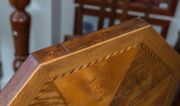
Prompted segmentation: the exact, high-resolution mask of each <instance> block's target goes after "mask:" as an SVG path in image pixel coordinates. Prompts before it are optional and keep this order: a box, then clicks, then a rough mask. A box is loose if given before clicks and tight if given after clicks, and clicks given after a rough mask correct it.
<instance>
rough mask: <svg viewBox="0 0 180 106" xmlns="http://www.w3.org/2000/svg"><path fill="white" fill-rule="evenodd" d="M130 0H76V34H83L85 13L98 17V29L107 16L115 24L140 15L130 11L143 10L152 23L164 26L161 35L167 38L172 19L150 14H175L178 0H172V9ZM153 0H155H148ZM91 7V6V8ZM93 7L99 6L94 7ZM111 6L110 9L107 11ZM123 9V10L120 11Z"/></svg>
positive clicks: (101, 26) (110, 23) (111, 23)
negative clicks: (142, 4) (159, 17)
mask: <svg viewBox="0 0 180 106" xmlns="http://www.w3.org/2000/svg"><path fill="white" fill-rule="evenodd" d="M129 1H130V0H75V3H76V4H77V6H76V15H75V25H74V35H83V19H84V16H85V15H89V16H95V17H98V22H97V23H98V27H97V30H100V29H102V28H103V25H104V20H105V18H107V19H109V26H112V25H114V24H115V23H114V22H115V20H120V21H121V22H124V21H126V20H129V19H132V18H135V17H139V16H137V15H132V14H128V12H129V11H135V12H141V13H144V14H145V16H142V18H144V19H145V20H146V21H148V22H149V23H151V24H152V25H157V26H160V27H161V28H162V31H161V35H162V36H163V37H164V38H166V36H167V33H168V29H169V25H170V21H168V20H163V19H157V18H152V17H150V14H156V15H164V16H169V15H170V16H173V15H174V13H175V10H176V5H177V2H178V0H172V1H171V2H172V3H171V4H172V6H171V7H169V8H171V9H172V10H169V11H170V12H169V11H168V10H167V11H165V9H159V8H154V7H153V6H152V4H151V3H147V4H144V6H141V5H139V4H138V3H134V4H133V3H130V2H129ZM146 1H148V2H149V1H152V2H153V0H146ZM90 7H91V8H90ZM92 7H99V8H100V9H97V8H92ZM106 8H109V10H110V11H107V10H106ZM118 10H121V11H122V12H118Z"/></svg>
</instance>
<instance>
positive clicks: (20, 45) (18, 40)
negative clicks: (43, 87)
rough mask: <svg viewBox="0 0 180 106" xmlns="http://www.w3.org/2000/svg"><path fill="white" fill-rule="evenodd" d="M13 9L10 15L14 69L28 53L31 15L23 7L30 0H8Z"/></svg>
mask: <svg viewBox="0 0 180 106" xmlns="http://www.w3.org/2000/svg"><path fill="white" fill-rule="evenodd" d="M9 1H10V3H11V5H12V6H13V7H14V8H15V11H14V12H13V13H12V14H11V16H10V21H11V26H12V33H13V38H14V45H15V60H14V62H13V67H14V70H15V71H16V70H17V69H18V68H19V67H20V66H21V64H22V63H23V62H24V60H25V59H26V58H27V56H28V55H29V51H28V50H29V32H30V24H31V16H30V15H29V13H28V12H26V10H25V8H26V7H27V6H28V4H29V3H30V0H9Z"/></svg>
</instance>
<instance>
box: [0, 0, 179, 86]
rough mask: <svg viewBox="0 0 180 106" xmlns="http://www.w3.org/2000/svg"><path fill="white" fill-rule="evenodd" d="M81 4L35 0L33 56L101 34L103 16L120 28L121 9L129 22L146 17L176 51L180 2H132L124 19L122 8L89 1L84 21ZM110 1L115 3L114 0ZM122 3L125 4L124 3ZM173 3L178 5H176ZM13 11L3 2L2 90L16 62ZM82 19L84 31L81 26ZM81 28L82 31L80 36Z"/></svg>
mask: <svg viewBox="0 0 180 106" xmlns="http://www.w3.org/2000/svg"><path fill="white" fill-rule="evenodd" d="M14 1H15V0H14ZM78 1H80V0H77V1H76V3H75V1H74V0H31V3H30V4H29V5H28V7H27V11H28V12H29V13H30V15H31V20H32V21H31V28H30V37H29V41H30V42H29V52H30V53H31V52H34V51H36V50H39V49H42V48H44V47H47V46H50V45H52V44H56V43H59V42H63V41H64V39H65V38H67V39H69V37H68V36H73V35H78V34H84V33H89V32H93V31H96V30H98V29H99V28H98V21H99V19H100V18H99V17H101V16H105V15H109V17H111V16H112V17H114V24H120V23H121V22H122V21H124V20H121V18H115V16H118V14H117V15H113V14H111V13H112V12H113V11H111V10H113V9H117V11H116V12H118V13H119V14H121V16H122V18H123V17H126V20H128V19H130V18H134V17H139V16H141V17H144V18H145V19H147V21H148V22H150V23H151V24H152V25H153V26H154V28H155V29H156V30H157V31H158V32H159V33H161V34H162V35H163V37H164V38H165V39H166V41H167V42H168V43H169V44H170V46H172V47H174V46H175V45H176V43H177V41H178V36H179V35H178V32H179V31H180V2H179V1H178V0H152V2H153V3H150V4H148V3H146V2H144V1H146V0H130V1H128V3H131V2H132V4H126V5H127V6H128V7H129V8H127V7H126V6H122V8H121V9H122V10H124V11H125V10H126V11H128V12H127V14H126V15H123V13H125V12H123V11H122V10H121V9H118V8H115V7H116V6H118V5H112V7H114V8H113V9H112V8H110V7H107V8H106V7H103V5H100V3H99V2H100V0H84V1H87V4H85V5H83V7H84V8H88V9H89V10H91V11H87V13H86V14H83V18H82V17H81V16H80V15H82V13H81V12H83V11H79V12H78V9H82V7H81V3H80V2H78ZM82 1H83V0H82ZM104 1H106V0H104ZM107 1H108V2H112V1H111V0H107ZM119 1H120V2H123V1H122V0H119ZM172 1H177V2H175V3H174V2H172ZM171 2H172V3H171ZM98 3H99V4H98ZM123 3H124V2H123ZM79 6H80V8H79ZM136 6H137V8H136ZM143 6H144V7H148V8H149V9H147V8H144V7H143ZM102 7H103V8H102ZM139 7H142V8H139ZM75 10H76V11H75ZM160 10H162V11H160ZM165 10H167V11H165ZM13 11H15V8H13V7H12V5H11V4H10V3H9V1H8V0H0V79H1V80H0V85H1V88H2V87H3V86H4V85H5V84H6V83H7V82H8V81H9V79H10V78H11V77H12V75H13V74H14V69H13V65H12V64H13V60H14V58H15V57H14V54H15V49H14V41H13V34H12V32H13V31H12V28H11V24H10V14H12V12H13ZM96 11H99V12H96ZM102 11H103V12H104V11H108V13H109V14H101V12H102ZM158 11H159V12H158ZM84 12H85V11H84ZM78 13H79V15H78ZM104 13H105V12H104ZM75 14H76V15H75ZM119 16H120V15H119ZM112 17H111V18H112ZM79 18H82V25H81V27H80V26H79V24H77V23H78V19H79ZM109 22H110V19H109V18H108V16H107V18H104V21H103V28H105V27H108V26H109ZM78 28H81V29H82V31H81V32H79V31H78ZM67 35H68V36H67Z"/></svg>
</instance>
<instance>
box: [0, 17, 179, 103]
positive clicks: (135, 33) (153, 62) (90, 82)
mask: <svg viewBox="0 0 180 106" xmlns="http://www.w3.org/2000/svg"><path fill="white" fill-rule="evenodd" d="M179 69H180V57H179V55H178V54H177V53H176V52H175V51H174V50H173V49H172V48H171V47H170V46H168V44H167V43H166V42H165V40H164V39H163V38H162V37H161V36H160V35H159V34H158V33H157V32H156V31H155V30H154V29H153V28H152V27H151V25H149V24H147V23H146V22H144V21H143V20H141V19H134V20H131V21H128V22H126V23H123V24H121V25H118V26H113V27H111V28H108V29H103V30H100V31H98V32H94V33H91V34H88V35H87V36H83V37H80V38H78V39H73V40H70V41H67V42H65V43H63V44H57V45H53V46H51V47H48V48H45V49H42V50H40V51H37V52H35V53H32V54H31V55H30V56H29V57H28V58H27V60H26V61H25V62H24V64H23V65H22V67H21V68H20V69H19V70H18V71H17V72H16V74H15V75H14V76H13V78H12V79H11V80H10V82H9V83H8V84H7V85H6V86H5V88H4V89H3V90H2V92H1V93H0V106H7V105H8V106H130V105H133V106H170V105H171V103H172V101H173V98H174V94H175V92H176V87H177V85H178V82H179V78H180V72H179Z"/></svg>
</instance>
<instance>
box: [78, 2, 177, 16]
mask: <svg viewBox="0 0 180 106" xmlns="http://www.w3.org/2000/svg"><path fill="white" fill-rule="evenodd" d="M82 2H83V3H84V4H87V5H95V6H101V5H102V2H100V1H99V0H83V1H81V0H76V3H82ZM177 3H178V0H171V2H170V6H169V9H161V8H158V7H153V8H152V11H151V13H153V14H159V15H167V16H174V14H175V11H176V7H177ZM123 5H124V4H123V3H122V2H119V3H118V4H117V7H116V8H118V9H122V7H123ZM112 6H113V3H111V2H107V3H106V7H112ZM128 10H131V11H139V12H145V11H146V10H147V7H146V6H144V5H141V4H138V3H130V4H129V7H128Z"/></svg>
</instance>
